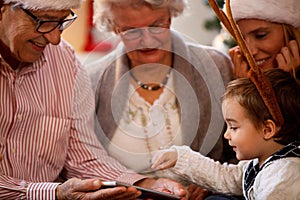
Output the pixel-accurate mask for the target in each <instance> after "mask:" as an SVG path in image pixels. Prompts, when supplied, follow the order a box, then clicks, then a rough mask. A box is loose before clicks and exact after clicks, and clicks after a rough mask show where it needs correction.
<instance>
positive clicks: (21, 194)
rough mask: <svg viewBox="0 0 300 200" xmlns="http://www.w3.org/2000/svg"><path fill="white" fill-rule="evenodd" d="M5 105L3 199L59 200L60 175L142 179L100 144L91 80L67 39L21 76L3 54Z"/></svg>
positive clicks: (0, 95) (0, 88)
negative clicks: (57, 198) (57, 181)
mask: <svg viewBox="0 0 300 200" xmlns="http://www.w3.org/2000/svg"><path fill="white" fill-rule="evenodd" d="M0 101H1V104H0V154H1V155H2V160H1V161H0V199H54V198H55V189H56V187H57V185H58V183H55V180H56V179H57V178H58V177H59V176H60V177H63V178H66V179H69V178H71V177H77V178H81V179H84V178H92V177H98V178H100V179H102V180H109V179H114V180H120V181H125V182H129V183H133V182H135V181H137V180H140V179H141V178H143V177H142V176H140V175H137V174H135V173H133V172H131V171H128V170H127V169H126V168H125V167H123V166H121V165H120V164H119V163H118V162H117V161H116V160H114V159H113V158H111V157H109V156H108V155H107V153H106V152H105V150H104V149H103V148H102V146H101V144H100V143H99V142H98V139H97V137H96V135H95V134H94V130H93V128H94V124H93V123H94V122H93V119H94V95H93V92H92V89H91V87H90V83H89V78H88V76H87V74H86V72H85V70H84V69H83V67H82V66H81V64H80V63H79V61H78V60H77V58H76V56H75V54H74V51H73V50H72V49H71V48H70V46H69V45H67V44H66V43H65V42H64V41H62V42H61V43H60V44H59V45H57V46H53V45H48V46H47V47H46V49H45V50H44V53H43V56H42V57H41V58H40V59H39V60H38V61H36V62H34V63H33V64H32V66H29V67H26V68H22V69H21V70H20V71H19V72H16V71H14V70H12V68H11V67H9V66H8V64H7V63H6V62H5V61H4V60H3V59H2V57H1V55H0Z"/></svg>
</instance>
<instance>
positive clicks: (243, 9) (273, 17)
mask: <svg viewBox="0 0 300 200" xmlns="http://www.w3.org/2000/svg"><path fill="white" fill-rule="evenodd" d="M230 5H231V11H232V15H233V18H234V19H235V21H238V20H240V19H260V20H267V21H270V22H276V23H285V24H289V25H292V26H294V27H297V28H300V0H230ZM223 10H226V8H225V4H224V8H223Z"/></svg>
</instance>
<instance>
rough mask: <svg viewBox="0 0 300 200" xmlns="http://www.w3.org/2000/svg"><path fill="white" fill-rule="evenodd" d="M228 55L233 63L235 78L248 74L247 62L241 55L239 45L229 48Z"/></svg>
mask: <svg viewBox="0 0 300 200" xmlns="http://www.w3.org/2000/svg"><path fill="white" fill-rule="evenodd" d="M229 56H230V58H231V61H232V63H233V74H234V75H235V77H236V78H242V77H247V76H248V71H249V67H248V63H247V61H246V60H245V57H244V56H243V52H242V51H241V49H240V47H239V46H235V47H233V48H231V49H230V50H229Z"/></svg>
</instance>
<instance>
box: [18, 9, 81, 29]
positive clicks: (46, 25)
mask: <svg viewBox="0 0 300 200" xmlns="http://www.w3.org/2000/svg"><path fill="white" fill-rule="evenodd" d="M22 10H23V11H24V12H25V13H26V14H27V15H29V16H30V17H31V18H32V19H33V20H34V21H35V22H37V26H36V27H35V30H36V31H37V32H38V33H49V32H51V31H53V30H54V29H56V28H57V27H58V28H59V30H60V31H63V30H65V29H66V28H68V27H69V26H70V25H71V24H72V23H73V22H74V21H75V19H76V18H77V15H76V14H75V13H74V12H73V11H71V18H69V19H65V20H59V21H55V20H40V19H39V18H38V17H37V16H35V15H34V14H32V13H31V12H30V11H29V10H27V9H25V8H22Z"/></svg>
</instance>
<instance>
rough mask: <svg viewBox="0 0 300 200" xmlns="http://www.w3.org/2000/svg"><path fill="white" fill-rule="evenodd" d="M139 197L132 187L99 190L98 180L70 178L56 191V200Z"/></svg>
mask: <svg viewBox="0 0 300 200" xmlns="http://www.w3.org/2000/svg"><path fill="white" fill-rule="evenodd" d="M140 195H141V192H140V191H137V189H136V188H134V187H128V188H126V187H115V188H108V189H101V181H100V180H98V179H87V180H80V179H77V178H72V179H69V180H68V181H66V182H64V183H63V184H61V185H59V186H58V187H57V189H56V199H58V200H67V199H68V200H79V199H80V200H87V199H88V200H96V199H97V200H101V199H103V200H107V199H110V200H121V199H123V200H124V199H126V200H127V199H128V200H133V199H136V198H137V197H138V196H140Z"/></svg>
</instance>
